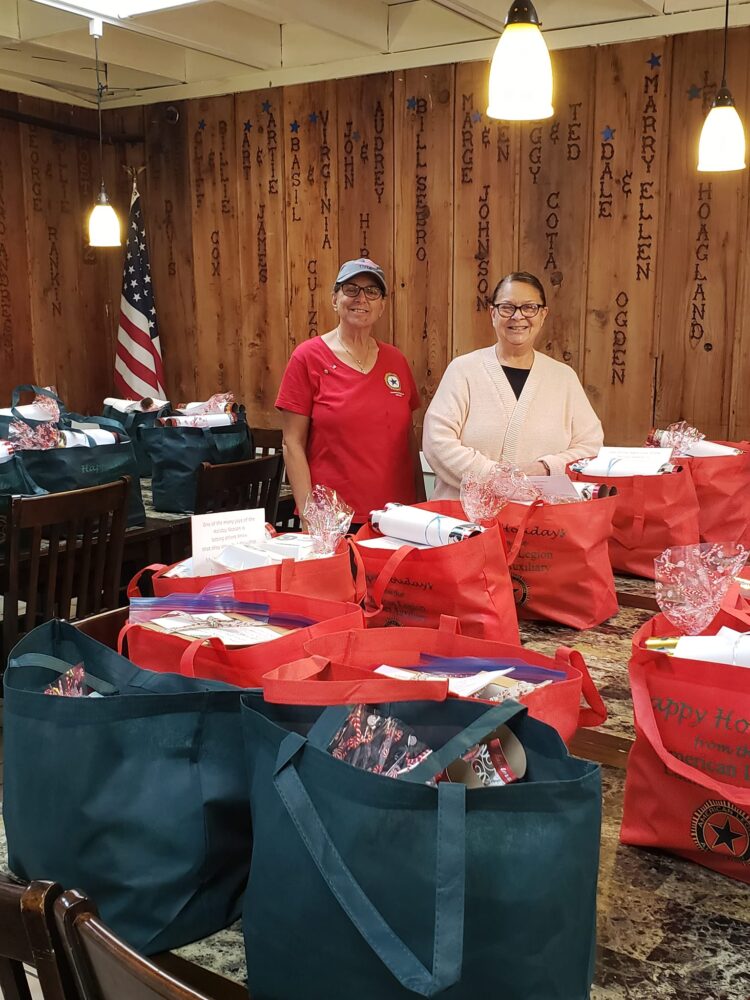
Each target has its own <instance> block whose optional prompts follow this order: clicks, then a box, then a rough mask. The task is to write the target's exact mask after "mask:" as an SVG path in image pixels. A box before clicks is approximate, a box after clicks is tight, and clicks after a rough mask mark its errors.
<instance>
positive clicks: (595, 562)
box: [498, 497, 618, 628]
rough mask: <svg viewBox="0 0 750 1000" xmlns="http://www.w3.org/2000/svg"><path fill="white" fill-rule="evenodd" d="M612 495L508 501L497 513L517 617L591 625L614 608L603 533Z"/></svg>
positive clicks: (612, 507) (611, 508)
mask: <svg viewBox="0 0 750 1000" xmlns="http://www.w3.org/2000/svg"><path fill="white" fill-rule="evenodd" d="M615 503H616V497H605V498H603V499H601V500H588V501H585V502H581V503H569V504H532V505H530V506H527V505H525V504H518V503H509V504H508V505H507V506H506V507H504V508H503V509H502V511H501V512H500V514H499V515H498V522H499V524H500V527H501V528H502V530H503V531H504V533H505V539H506V542H507V544H508V548H509V550H510V551H509V553H508V564H509V566H510V579H511V582H512V584H513V596H514V597H515V600H516V610H517V612H518V617H519V618H521V619H539V618H541V619H546V620H547V621H553V622H559V623H560V624H561V625H570V626H572V627H573V628H593V627H594V626H595V625H599V624H601V622H603V621H605V620H606V619H607V618H610V617H611V616H612V615H616V614H617V610H618V606H617V594H616V592H615V578H614V576H613V575H612V564H611V563H610V560H609V539H610V536H611V534H612V518H613V516H614V512H615Z"/></svg>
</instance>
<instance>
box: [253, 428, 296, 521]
mask: <svg viewBox="0 0 750 1000" xmlns="http://www.w3.org/2000/svg"><path fill="white" fill-rule="evenodd" d="M252 435H253V443H254V445H255V457H256V458H265V456H266V455H282V457H283V454H284V452H283V445H284V435H283V433H282V432H281V430H280V429H278V428H274V427H272V428H265V427H253V430H252ZM274 523H275V527H276V530H277V531H299V529H300V520H299V518H298V517H297V516H296V515H295V513H294V496H293V495H292V487H291V486H290V485H289V480H288V479H287V477H286V466H284V469H283V473H282V477H281V489H280V490H279V504H278V508H277V511H276V521H275V522H274Z"/></svg>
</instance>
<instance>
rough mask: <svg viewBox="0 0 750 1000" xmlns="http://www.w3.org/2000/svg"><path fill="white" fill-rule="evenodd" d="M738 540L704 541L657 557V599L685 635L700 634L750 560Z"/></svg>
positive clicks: (709, 622) (716, 612) (676, 548)
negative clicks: (734, 541) (735, 541)
mask: <svg viewBox="0 0 750 1000" xmlns="http://www.w3.org/2000/svg"><path fill="white" fill-rule="evenodd" d="M747 557H748V551H747V549H745V548H744V546H742V545H740V544H738V543H730V542H724V543H712V542H702V543H701V544H700V545H680V546H676V547H674V548H670V549H665V550H664V551H663V552H662V554H661V555H660V556H659V557H658V558H657V559H655V560H654V569H655V580H656V583H655V590H656V602H657V604H658V605H659V607H660V608H661V610H662V612H663V614H664V615H665V616H666V617H667V618H668V619H669V621H670V622H672V624H673V625H675V626H676V627H677V628H679V629H680V630H681V631H682V633H683V635H698V634H699V633H700V632H702V631H703V630H704V629H705V628H707V627H708V625H710V624H711V622H712V621H713V620H714V618H715V617H716V615H717V614H718V612H719V607H720V605H721V602H722V599H723V598H724V596H725V594H726V592H727V591H728V590H729V587H730V586H731V584H732V581H733V580H734V578H735V576H737V574H738V573H739V572H740V570H741V569H742V567H743V566H744V565H745V562H746V561H747Z"/></svg>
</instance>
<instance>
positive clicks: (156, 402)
mask: <svg viewBox="0 0 750 1000" xmlns="http://www.w3.org/2000/svg"><path fill="white" fill-rule="evenodd" d="M146 398H147V399H150V402H151V403H152V404H153V405H151V406H149V407H148V409H144V406H143V403H144V400H143V399H117V398H116V397H114V396H107V398H106V399H105V400H104V405H105V406H111V407H112V409H113V410H119V411H120V413H132V412H133V411H134V410H137V411H139V412H143V413H148V412H150V411H152V410H160V409H161V408H162V406H166V405H167V403H168V402H169V400H167V399H156V397H153V398H151V397H146Z"/></svg>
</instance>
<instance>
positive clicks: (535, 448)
mask: <svg viewBox="0 0 750 1000" xmlns="http://www.w3.org/2000/svg"><path fill="white" fill-rule="evenodd" d="M490 302H491V305H490V319H491V320H492V326H493V327H494V330H495V335H496V337H497V343H496V344H494V345H493V346H492V347H483V348H481V349H480V350H478V351H472V353H471V354H464V355H463V356H461V357H459V358H455V359H454V360H453V361H452V362H451V363H450V364H449V365H448V367H447V369H446V371H445V374H444V375H443V378H442V380H441V382H440V385H439V386H438V389H437V392H436V393H435V396H434V398H433V400H432V403H431V404H430V408H429V409H428V411H427V413H426V415H425V420H424V432H423V437H422V447H423V449H424V453H425V457H426V458H427V461H428V462H429V463H430V466H431V467H432V469H433V470H434V472H435V475H436V477H437V478H436V484H435V492H434V494H433V496H434V497H435V499H452V498H455V497H457V496H458V488H459V485H460V483H461V478H462V476H463V475H464V474H465V473H466V472H468V471H469V470H471V471H472V472H476V473H479V474H482V473H483V472H486V471H489V469H490V467H491V466H492V465H493V464H494V463H495V462H497V461H500V460H501V459H503V460H505V461H508V462H513V463H514V464H515V465H517V466H519V468H520V469H521V470H522V471H523V472H525V473H526V474H527V475H529V476H544V475H556V474H560V473H563V472H565V466H566V465H567V464H568V462H573V461H575V460H576V459H578V458H589V457H591V456H593V455H596V453H597V452H598V450H599V448H600V447H601V445H602V442H603V440H604V436H603V433H602V425H601V423H600V422H599V418H598V417H597V415H596V414H595V413H594V411H593V409H592V407H591V404H590V403H589V401H588V399H587V398H586V393H585V392H584V390H583V386H582V385H581V383H580V382H579V381H578V377H577V375H576V373H575V372H574V371H573V369H572V368H570V367H569V366H568V365H564V364H562V362H560V361H555V360H553V359H552V358H550V357H548V356H547V355H546V354H540V353H539V352H538V351H535V350H534V343H535V341H536V339H537V337H538V336H539V333H540V331H541V329H542V327H543V326H544V321H545V319H546V318H547V300H546V296H545V294H544V287H543V286H542V283H541V282H540V281H539V279H538V278H536V277H534V275H533V274H527V273H526V272H525V271H515V272H513V273H512V274H508V275H506V277H504V278H503V279H502V280H501V281H499V282H498V284H497V287H496V288H495V291H494V293H493V295H492V298H491V300H490Z"/></svg>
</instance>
